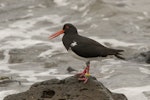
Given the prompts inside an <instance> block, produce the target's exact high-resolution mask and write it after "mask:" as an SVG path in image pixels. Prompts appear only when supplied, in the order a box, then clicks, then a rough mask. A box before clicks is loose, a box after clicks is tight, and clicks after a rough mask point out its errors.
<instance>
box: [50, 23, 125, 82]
mask: <svg viewBox="0 0 150 100" xmlns="http://www.w3.org/2000/svg"><path fill="white" fill-rule="evenodd" d="M63 33H64V36H63V38H62V42H63V44H64V46H65V48H66V49H67V51H68V52H69V53H71V55H73V57H75V58H78V59H81V60H84V61H85V62H86V68H85V69H84V71H83V72H82V73H80V74H79V80H83V81H84V83H86V82H87V80H88V78H89V77H88V76H89V75H90V74H89V68H90V61H92V60H97V59H99V58H104V57H107V56H109V55H114V56H116V57H117V58H120V59H124V58H123V57H121V56H120V55H121V54H120V52H123V51H124V50H117V49H111V48H107V47H105V46H103V45H101V44H100V43H98V42H97V41H95V40H92V39H90V38H87V37H84V36H81V35H79V34H78V31H77V29H76V27H75V26H74V25H72V24H70V23H67V24H65V25H64V26H63V29H62V30H60V31H58V32H56V33H55V34H52V35H51V36H50V37H49V38H50V39H53V38H55V37H57V36H59V35H60V34H63Z"/></svg>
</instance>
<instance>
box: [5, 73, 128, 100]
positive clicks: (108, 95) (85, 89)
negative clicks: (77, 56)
mask: <svg viewBox="0 0 150 100" xmlns="http://www.w3.org/2000/svg"><path fill="white" fill-rule="evenodd" d="M4 100H127V98H126V97H125V96H124V95H123V94H118V93H112V92H111V91H109V90H108V89H107V88H106V87H105V86H104V85H103V84H102V83H101V82H99V81H97V80H96V78H95V77H90V78H89V81H88V82H87V83H86V84H84V83H83V82H82V81H79V80H78V78H77V77H76V76H71V77H68V78H66V79H63V80H58V79H52V80H48V81H43V82H39V83H35V84H33V85H32V86H31V87H30V89H29V90H27V91H26V92H23V93H18V94H13V95H9V96H7V97H5V98H4Z"/></svg>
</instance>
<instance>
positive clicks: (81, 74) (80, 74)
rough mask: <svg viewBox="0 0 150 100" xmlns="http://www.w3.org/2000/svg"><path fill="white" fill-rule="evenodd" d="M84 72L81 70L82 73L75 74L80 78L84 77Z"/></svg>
mask: <svg viewBox="0 0 150 100" xmlns="http://www.w3.org/2000/svg"><path fill="white" fill-rule="evenodd" d="M85 74H86V73H84V72H82V73H78V74H76V76H79V77H80V78H81V77H84V76H85Z"/></svg>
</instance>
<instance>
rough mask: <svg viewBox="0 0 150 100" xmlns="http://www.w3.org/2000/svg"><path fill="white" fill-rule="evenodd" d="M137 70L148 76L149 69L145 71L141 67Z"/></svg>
mask: <svg viewBox="0 0 150 100" xmlns="http://www.w3.org/2000/svg"><path fill="white" fill-rule="evenodd" d="M139 70H140V71H141V72H142V73H145V74H150V70H149V69H146V68H143V67H139Z"/></svg>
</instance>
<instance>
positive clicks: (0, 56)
mask: <svg viewBox="0 0 150 100" xmlns="http://www.w3.org/2000/svg"><path fill="white" fill-rule="evenodd" d="M4 57H5V56H4V51H0V60H2V59H4Z"/></svg>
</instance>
